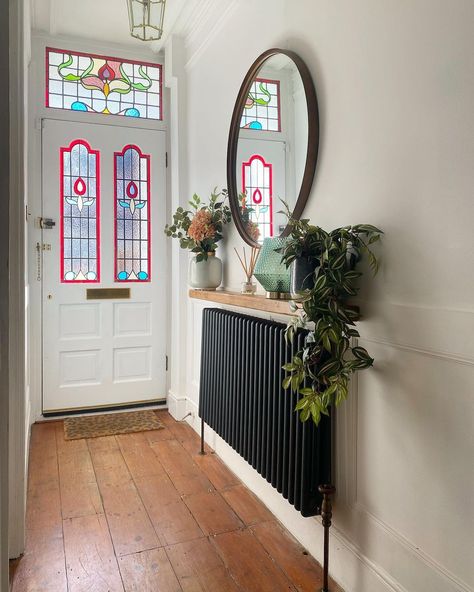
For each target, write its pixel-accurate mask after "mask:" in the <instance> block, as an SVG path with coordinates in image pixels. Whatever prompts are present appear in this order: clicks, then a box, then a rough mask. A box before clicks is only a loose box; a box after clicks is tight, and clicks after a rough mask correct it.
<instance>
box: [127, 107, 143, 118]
mask: <svg viewBox="0 0 474 592" xmlns="http://www.w3.org/2000/svg"><path fill="white" fill-rule="evenodd" d="M125 115H126V116H127V117H140V111H139V110H138V109H135V107H130V109H125Z"/></svg>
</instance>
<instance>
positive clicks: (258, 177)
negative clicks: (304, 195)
mask: <svg viewBox="0 0 474 592" xmlns="http://www.w3.org/2000/svg"><path fill="white" fill-rule="evenodd" d="M242 191H243V192H244V193H245V201H244V203H243V204H241V207H242V209H243V210H245V215H246V216H247V217H248V219H249V221H250V222H251V223H253V225H254V227H257V228H258V230H259V233H258V241H259V242H263V239H264V238H267V237H269V236H273V170H272V165H271V164H270V163H267V162H265V160H264V158H263V157H262V156H260V155H259V154H254V155H253V156H251V157H250V159H249V160H248V162H243V163H242Z"/></svg>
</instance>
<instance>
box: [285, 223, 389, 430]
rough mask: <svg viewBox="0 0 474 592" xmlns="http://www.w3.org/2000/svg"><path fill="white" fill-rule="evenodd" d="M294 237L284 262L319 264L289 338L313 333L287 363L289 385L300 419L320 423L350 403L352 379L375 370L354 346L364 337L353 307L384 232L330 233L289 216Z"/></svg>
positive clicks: (360, 228)
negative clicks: (363, 267)
mask: <svg viewBox="0 0 474 592" xmlns="http://www.w3.org/2000/svg"><path fill="white" fill-rule="evenodd" d="M289 225H290V235H289V238H288V240H287V242H286V243H285V245H284V247H282V248H281V249H280V252H281V254H282V260H283V262H284V263H285V264H286V265H287V266H290V265H291V264H292V263H293V262H295V261H296V260H297V259H298V258H301V257H305V258H306V259H308V260H309V261H311V262H312V264H314V267H313V271H312V274H313V277H312V285H311V287H310V288H308V289H305V290H303V291H302V292H301V293H300V296H299V298H298V304H299V305H300V307H299V308H298V306H297V304H296V303H294V305H293V306H294V311H295V312H296V313H297V314H295V316H294V317H292V319H291V321H290V322H289V324H288V327H287V332H286V336H287V339H288V340H289V341H292V340H293V337H294V335H295V332H296V331H297V329H298V328H300V327H304V328H306V329H309V332H308V334H307V336H306V338H305V341H304V345H303V347H302V348H301V349H300V350H299V351H298V352H297V353H296V354H295V355H294V356H293V359H292V361H291V362H290V363H288V364H285V366H284V367H283V368H284V370H285V371H286V372H287V373H288V374H287V376H285V378H284V380H283V387H284V388H286V389H288V388H291V389H292V390H293V391H295V392H297V393H298V395H300V397H299V399H298V402H297V404H296V410H298V411H299V414H300V419H301V420H302V421H307V420H308V419H310V418H311V419H312V420H313V421H314V423H315V424H316V425H317V424H318V423H319V422H320V420H321V415H328V414H329V407H330V406H331V405H333V404H335V405H336V406H337V405H339V404H340V403H341V402H342V401H344V400H345V399H346V397H347V394H348V385H349V378H350V376H351V375H352V374H353V373H354V372H356V371H358V370H363V369H365V368H369V367H370V366H372V364H373V362H374V360H373V358H371V356H370V355H369V353H368V352H367V350H366V349H365V348H363V347H361V346H358V345H353V343H352V341H351V340H352V339H353V338H356V337H359V332H358V331H357V329H356V328H355V321H356V320H357V318H358V313H357V312H356V311H354V308H353V307H351V306H349V305H348V304H347V300H348V299H349V298H350V297H354V296H355V295H356V294H357V292H358V288H357V285H356V282H357V280H358V279H359V278H360V277H361V276H362V272H361V271H358V270H357V264H358V262H359V261H360V260H361V258H362V257H363V256H366V257H367V258H368V261H369V264H370V266H371V268H372V270H373V271H374V274H375V273H377V270H378V261H377V258H376V256H375V255H374V253H373V252H372V249H371V245H373V244H374V243H375V242H377V241H378V240H379V239H380V237H381V235H382V234H383V232H382V231H381V230H379V229H378V228H376V227H375V226H372V225H370V224H357V225H355V226H344V227H342V228H336V229H335V230H332V231H330V232H327V231H325V230H324V229H322V228H320V227H319V226H314V225H312V224H310V221H309V220H298V221H297V220H293V219H292V218H291V217H290V218H289Z"/></svg>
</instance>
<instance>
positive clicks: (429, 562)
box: [350, 501, 473, 592]
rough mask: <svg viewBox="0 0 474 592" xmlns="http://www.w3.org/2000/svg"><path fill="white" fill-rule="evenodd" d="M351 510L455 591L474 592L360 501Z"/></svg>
mask: <svg viewBox="0 0 474 592" xmlns="http://www.w3.org/2000/svg"><path fill="white" fill-rule="evenodd" d="M350 509H351V510H352V511H354V512H357V513H358V514H360V515H363V516H364V519H365V520H367V521H369V522H370V523H371V524H372V526H373V527H375V528H378V529H381V530H382V531H383V532H384V534H385V535H386V536H387V537H389V538H390V539H391V540H392V541H393V543H396V544H398V545H400V546H402V547H403V548H404V549H405V550H406V551H407V552H408V553H410V555H412V556H414V558H416V559H417V560H420V561H422V562H423V563H424V564H425V565H426V567H428V568H429V569H431V570H432V571H433V572H435V573H437V574H438V575H439V576H441V577H443V578H445V579H446V580H449V582H450V583H451V584H452V585H454V586H455V590H457V591H459V592H473V590H472V588H471V587H470V586H469V585H468V584H466V583H465V582H463V581H462V580H461V579H460V578H458V577H457V576H456V575H455V574H454V573H453V572H451V571H450V570H449V569H447V568H445V567H444V566H443V565H442V564H441V563H439V562H438V561H436V559H434V558H433V557H431V555H429V554H428V553H425V552H424V551H422V550H421V549H420V548H419V547H417V546H416V545H415V544H414V543H412V542H411V541H410V540H409V539H407V537H405V536H404V535H403V534H402V533H401V532H399V531H397V530H395V529H394V528H393V527H391V526H390V525H389V524H387V523H386V522H384V521H383V520H381V519H380V518H377V516H375V515H374V514H372V512H370V511H369V510H367V509H366V508H365V507H364V506H363V504H361V503H360V502H359V501H356V502H355V503H354V504H352V505H351V506H350Z"/></svg>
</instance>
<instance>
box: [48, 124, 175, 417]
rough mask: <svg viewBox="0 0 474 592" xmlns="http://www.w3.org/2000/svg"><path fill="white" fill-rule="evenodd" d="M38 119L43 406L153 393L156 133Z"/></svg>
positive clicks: (161, 154)
mask: <svg viewBox="0 0 474 592" xmlns="http://www.w3.org/2000/svg"><path fill="white" fill-rule="evenodd" d="M43 123H44V126H43V140H42V141H43V187H42V190H43V191H42V194H43V214H42V215H43V231H42V238H43V243H42V245H40V248H41V251H42V263H43V266H42V282H43V286H42V287H43V412H45V413H47V412H49V413H51V412H55V411H66V410H74V409H78V410H79V409H94V408H102V407H113V406H118V405H127V404H133V403H135V404H136V403H142V402H148V401H149V402H151V401H157V400H163V399H165V389H166V374H165V373H166V310H167V302H166V274H167V265H166V255H165V252H166V251H165V242H164V239H165V235H164V233H163V228H164V225H165V212H166V182H165V132H162V131H154V130H146V129H138V128H121V127H113V126H109V125H96V124H88V123H86V124H84V123H80V124H79V123H70V122H64V121H54V120H47V119H46V120H44V122H43ZM48 219H49V220H51V221H52V223H54V226H53V225H52V224H49V222H48ZM48 224H49V225H50V226H51V227H50V228H48Z"/></svg>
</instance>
